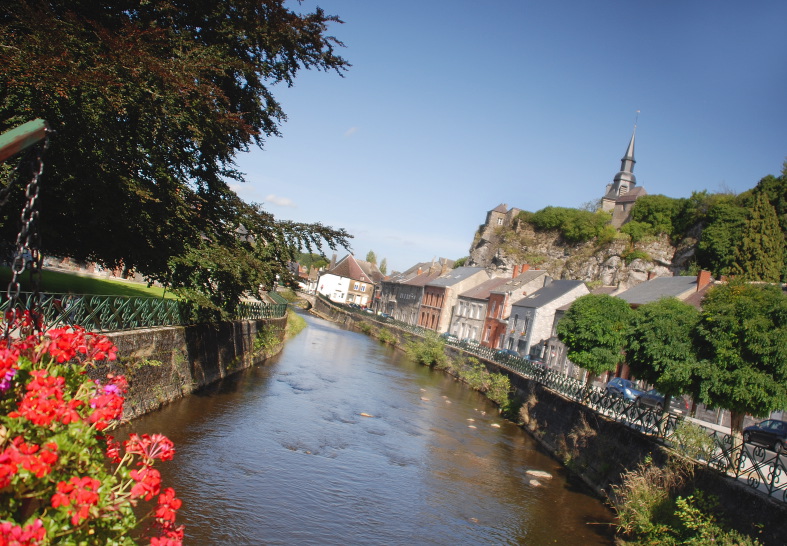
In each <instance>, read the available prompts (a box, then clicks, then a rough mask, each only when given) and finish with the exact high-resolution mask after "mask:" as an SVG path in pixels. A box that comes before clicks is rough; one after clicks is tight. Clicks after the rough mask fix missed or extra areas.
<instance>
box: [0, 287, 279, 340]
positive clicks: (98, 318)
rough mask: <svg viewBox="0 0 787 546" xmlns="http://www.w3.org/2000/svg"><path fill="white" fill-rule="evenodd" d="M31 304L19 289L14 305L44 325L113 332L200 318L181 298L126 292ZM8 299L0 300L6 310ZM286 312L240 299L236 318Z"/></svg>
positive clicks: (186, 322) (55, 298)
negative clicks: (39, 315)
mask: <svg viewBox="0 0 787 546" xmlns="http://www.w3.org/2000/svg"><path fill="white" fill-rule="evenodd" d="M39 297H40V300H39V302H38V304H37V305H35V306H34V303H35V302H33V294H30V293H21V294H20V295H19V298H18V300H17V306H18V307H20V308H22V309H32V308H34V307H35V308H37V309H39V310H40V311H41V313H42V315H43V322H44V325H45V326H46V327H47V328H57V327H62V326H68V325H73V324H78V325H80V326H82V327H83V328H85V329H86V330H90V331H92V332H115V331H120V330H133V329H137V328H153V327H156V326H186V325H189V324H195V323H197V322H199V321H198V320H197V319H196V317H198V316H199V311H200V308H199V306H197V305H195V304H192V303H189V302H185V301H182V300H175V299H165V298H138V297H128V296H93V295H77V294H43V295H40V296H39ZM10 304H11V302H10V300H7V299H5V300H3V301H2V302H0V312H2V313H3V314H5V312H6V311H7V310H8V308H9V306H10ZM286 313H287V305H286V304H280V303H277V304H267V303H261V302H241V303H240V304H239V305H238V308H237V310H236V312H235V315H234V317H233V318H234V319H235V320H260V319H271V318H280V317H283V316H285V315H286Z"/></svg>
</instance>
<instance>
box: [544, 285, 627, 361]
mask: <svg viewBox="0 0 787 546" xmlns="http://www.w3.org/2000/svg"><path fill="white" fill-rule="evenodd" d="M633 313H634V312H633V311H632V310H631V307H629V304H628V303H627V302H626V301H624V300H622V299H620V298H615V297H612V296H609V295H607V294H587V295H585V296H582V297H580V298H577V299H576V300H575V301H574V303H572V304H571V307H569V309H568V311H566V314H565V315H564V316H563V318H562V319H560V322H558V323H557V335H558V339H560V341H562V342H563V343H565V345H566V348H567V350H568V351H567V353H566V356H567V357H568V359H569V360H571V362H573V363H575V364H577V365H578V366H581V367H583V368H585V369H586V370H588V371H589V372H590V373H591V374H593V375H600V374H602V373H604V372H609V371H613V370H614V369H615V367H616V366H617V365H618V364H620V363H622V362H623V360H624V354H623V347H624V345H625V339H626V335H627V333H628V331H629V327H630V323H631V319H632V315H633Z"/></svg>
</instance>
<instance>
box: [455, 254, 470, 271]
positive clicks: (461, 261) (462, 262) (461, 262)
mask: <svg viewBox="0 0 787 546" xmlns="http://www.w3.org/2000/svg"><path fill="white" fill-rule="evenodd" d="M469 259H470V257H469V256H462V257H461V258H459V259H457V260H454V269H456V268H457V267H464V265H465V264H466V263H467V260H469Z"/></svg>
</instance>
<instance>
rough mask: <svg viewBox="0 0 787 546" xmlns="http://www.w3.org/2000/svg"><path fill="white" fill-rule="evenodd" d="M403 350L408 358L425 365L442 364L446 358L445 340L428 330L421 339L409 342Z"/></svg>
mask: <svg viewBox="0 0 787 546" xmlns="http://www.w3.org/2000/svg"><path fill="white" fill-rule="evenodd" d="M405 351H406V352H407V355H408V356H409V357H410V358H412V359H413V360H415V361H416V362H418V363H419V364H424V365H426V366H433V365H434V366H443V365H444V364H445V363H446V361H447V360H448V357H447V356H446V354H445V342H444V341H443V340H442V339H441V338H440V336H438V335H437V332H428V333H427V334H426V335H425V336H424V338H423V339H422V340H421V341H411V342H409V343H408V344H407V346H406V348H405Z"/></svg>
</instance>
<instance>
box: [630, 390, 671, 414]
mask: <svg viewBox="0 0 787 546" xmlns="http://www.w3.org/2000/svg"><path fill="white" fill-rule="evenodd" d="M635 402H636V403H637V405H639V406H646V407H649V408H655V409H657V410H659V411H661V410H663V409H664V395H663V394H661V393H660V392H659V391H657V390H656V389H650V390H649V391H646V392H643V393H642V394H640V395H639V396H637V398H636V399H635Z"/></svg>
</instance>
